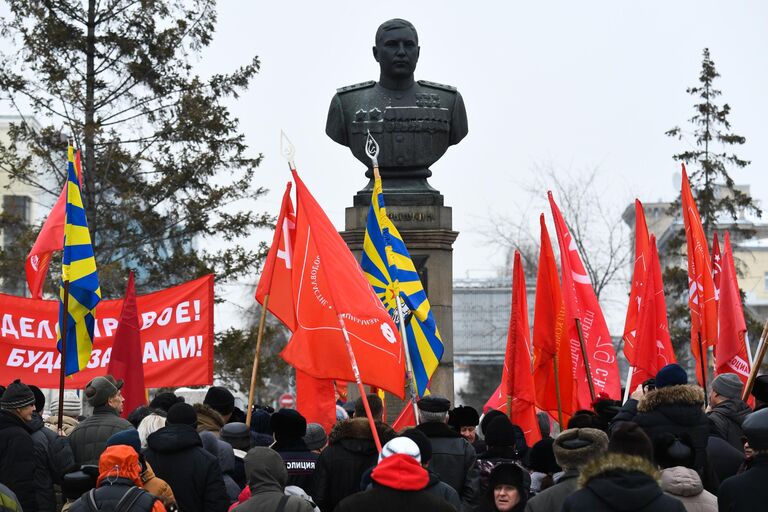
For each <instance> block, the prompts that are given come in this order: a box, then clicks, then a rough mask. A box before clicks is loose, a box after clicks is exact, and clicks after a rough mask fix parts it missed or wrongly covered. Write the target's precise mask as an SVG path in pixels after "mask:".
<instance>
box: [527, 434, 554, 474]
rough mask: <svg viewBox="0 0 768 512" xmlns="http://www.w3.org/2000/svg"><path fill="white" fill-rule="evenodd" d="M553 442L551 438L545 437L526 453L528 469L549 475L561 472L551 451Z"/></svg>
mask: <svg viewBox="0 0 768 512" xmlns="http://www.w3.org/2000/svg"><path fill="white" fill-rule="evenodd" d="M554 442H555V440H554V439H552V438H551V437H545V438H544V439H542V440H541V441H539V442H537V443H536V444H534V445H533V447H532V448H531V449H530V450H529V451H528V468H529V469H531V470H533V471H536V472H538V473H547V474H549V475H552V474H554V473H559V472H560V471H561V470H562V469H561V468H560V466H558V465H557V461H556V460H555V452H554V450H553V449H552V446H553V444H554Z"/></svg>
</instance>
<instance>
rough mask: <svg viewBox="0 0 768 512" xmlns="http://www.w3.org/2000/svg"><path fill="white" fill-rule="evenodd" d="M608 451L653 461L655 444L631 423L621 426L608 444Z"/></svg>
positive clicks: (614, 432) (638, 427) (637, 426)
mask: <svg viewBox="0 0 768 512" xmlns="http://www.w3.org/2000/svg"><path fill="white" fill-rule="evenodd" d="M608 451H609V452H612V453H624V454H626V455H636V456H638V457H645V459H647V460H650V461H653V443H652V442H651V439H650V438H649V437H648V435H647V434H646V433H645V431H644V430H643V429H642V428H640V426H639V425H637V424H636V423H632V422H631V421H628V422H625V423H622V424H621V425H619V426H618V427H617V428H616V429H615V430H614V431H613V434H612V435H611V440H610V441H609V442H608Z"/></svg>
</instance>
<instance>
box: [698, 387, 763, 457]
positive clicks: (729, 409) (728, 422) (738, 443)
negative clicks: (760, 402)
mask: <svg viewBox="0 0 768 512" xmlns="http://www.w3.org/2000/svg"><path fill="white" fill-rule="evenodd" d="M751 412H752V409H750V407H749V406H748V405H747V404H746V403H744V402H742V401H741V400H725V401H724V402H720V403H719V404H717V405H716V406H714V407H713V408H712V410H711V411H709V412H708V413H707V417H708V418H709V421H710V422H712V435H714V436H717V437H720V438H722V439H725V440H726V441H728V444H730V445H731V446H733V447H734V448H736V449H737V450H739V451H740V452H742V453H743V452H744V442H743V441H742V440H741V437H742V436H743V435H744V432H743V431H742V430H741V424H742V423H743V422H744V420H745V419H746V418H747V415H749V414H750V413H751Z"/></svg>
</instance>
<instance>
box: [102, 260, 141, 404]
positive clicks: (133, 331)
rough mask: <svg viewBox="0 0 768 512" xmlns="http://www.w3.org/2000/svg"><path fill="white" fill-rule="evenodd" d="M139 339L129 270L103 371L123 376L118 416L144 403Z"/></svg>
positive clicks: (134, 297)
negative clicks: (107, 360)
mask: <svg viewBox="0 0 768 512" xmlns="http://www.w3.org/2000/svg"><path fill="white" fill-rule="evenodd" d="M141 347H142V343H141V335H140V329H139V310H138V308H137V307H136V287H135V285H134V281H133V272H131V274H130V275H129V276H128V286H127V287H126V289H125V300H124V301H123V309H122V311H121V312H120V321H119V323H118V324H117V330H116V331H115V341H114V343H113V344H112V356H111V357H110V359H109V368H108V369H107V373H108V374H110V375H112V376H113V377H114V378H115V379H123V380H124V381H125V384H124V385H123V388H122V389H121V393H122V395H123V398H125V403H124V404H123V412H122V413H121V416H122V417H123V418H127V417H128V415H129V414H130V413H131V412H133V410H134V409H136V408H137V407H140V406H142V405H147V390H146V388H145V387H144V365H143V363H142V357H143V354H142V351H141V350H142V349H141Z"/></svg>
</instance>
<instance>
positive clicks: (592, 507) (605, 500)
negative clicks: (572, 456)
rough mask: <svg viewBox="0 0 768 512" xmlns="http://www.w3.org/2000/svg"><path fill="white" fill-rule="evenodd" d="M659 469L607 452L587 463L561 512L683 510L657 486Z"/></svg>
mask: <svg viewBox="0 0 768 512" xmlns="http://www.w3.org/2000/svg"><path fill="white" fill-rule="evenodd" d="M658 478H659V472H658V471H657V470H656V468H655V467H653V465H652V464H651V463H650V462H648V461H647V460H646V459H644V458H642V457H637V456H633V455H625V454H623V453H609V454H607V455H605V456H603V457H600V458H599V459H597V460H594V461H592V462H590V463H589V464H587V465H586V466H585V467H584V469H583V471H582V472H581V476H580V477H579V482H578V485H579V487H580V489H579V490H578V491H576V492H575V493H573V494H571V495H570V496H569V497H568V498H566V500H565V503H564V504H563V508H562V512H580V511H583V512H603V511H605V512H630V511H632V512H685V507H684V506H683V504H682V503H680V501H678V500H676V499H675V498H672V497H670V496H667V495H666V494H664V493H663V492H662V490H661V487H659V484H658V483H657V480H658Z"/></svg>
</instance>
